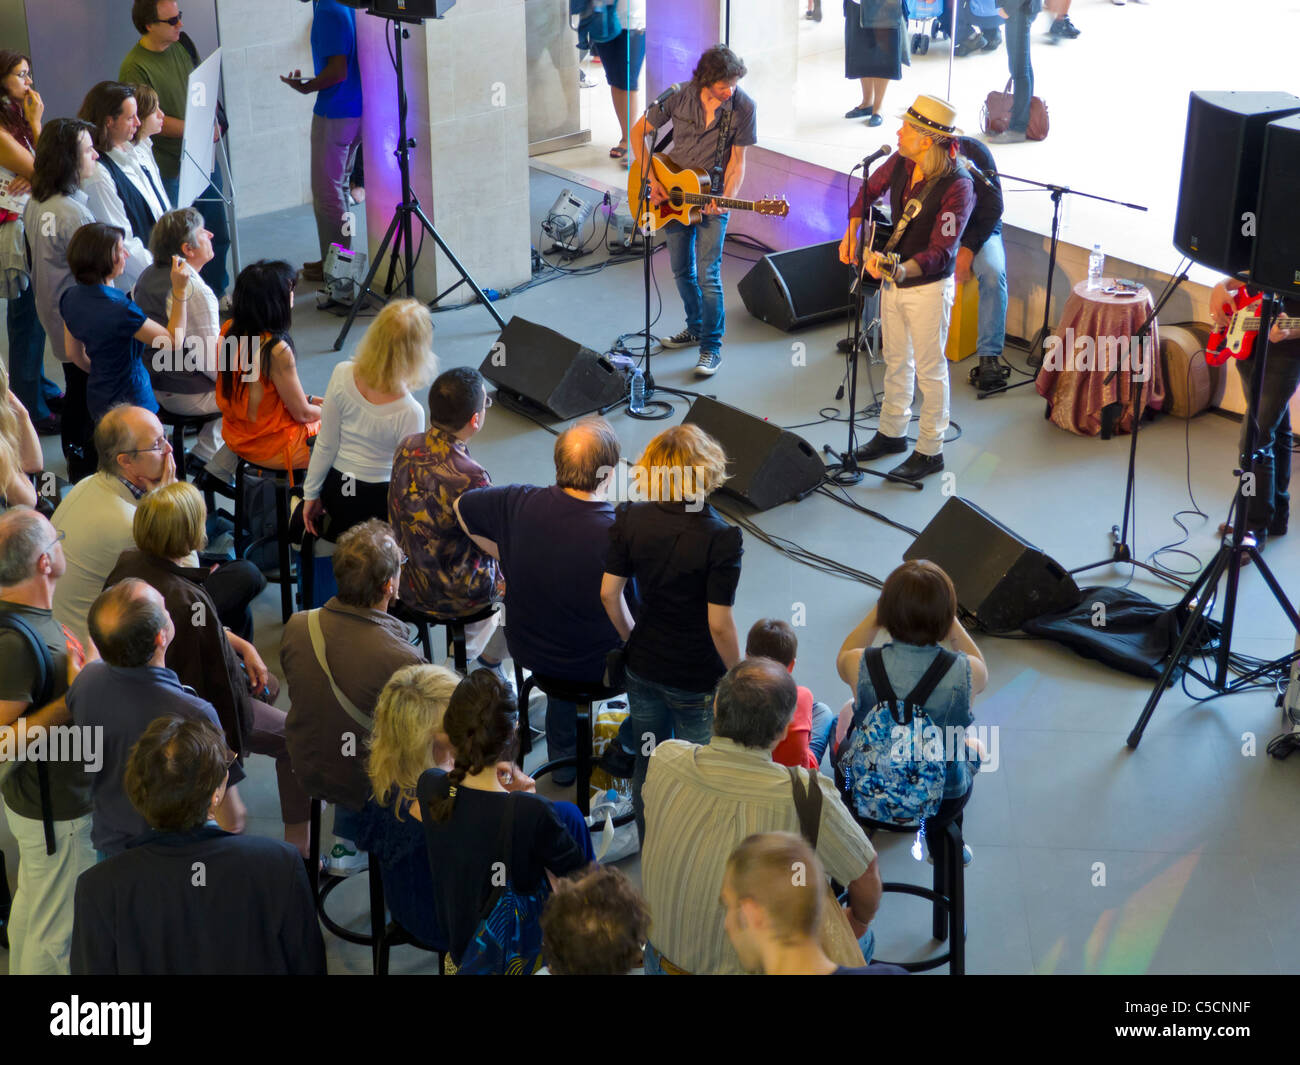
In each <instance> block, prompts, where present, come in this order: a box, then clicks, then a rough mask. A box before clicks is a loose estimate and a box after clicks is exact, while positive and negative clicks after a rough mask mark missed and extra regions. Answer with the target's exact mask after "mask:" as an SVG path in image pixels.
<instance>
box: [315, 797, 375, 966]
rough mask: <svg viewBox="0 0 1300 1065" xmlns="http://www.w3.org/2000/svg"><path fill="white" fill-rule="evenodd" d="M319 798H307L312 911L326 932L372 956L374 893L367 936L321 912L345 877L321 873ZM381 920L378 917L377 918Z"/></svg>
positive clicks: (371, 860) (346, 878) (371, 861)
mask: <svg viewBox="0 0 1300 1065" xmlns="http://www.w3.org/2000/svg"><path fill="white" fill-rule="evenodd" d="M321 806H322V803H321V800H320V799H315V798H314V799H312V801H311V827H310V830H309V834H308V856H307V879H308V881H310V883H311V897H312V898H313V899H314V900H315V901H316V914H317V916H319V917H320V923H321V924H323V925H324V926H325V928H326V930H327V931H330V932H332V933H333V934H334V935H336V936H338V937H339V939H342V940H346V941H347V942H348V943H356V944H357V945H358V946H362V947H370V948H371V953H372V955H374V954H375V952H376V949H377V948H376V944H375V936H374V930H375V927H376V926H375V923H374V912H375V910H374V896H373V894H372V896H371V903H370V914H371V924H370V931H371V934H370V935H366V934H365V933H364V932H353V931H352V930H351V929H349V928H344V927H343V926H342V925H340V924H339V923H338V922H337V921H335V920H334V919H333V918H332V917H330V915H329V914H328V913H326V912H325V902H326V900H327V899H328V898H329V896H330V892H331V891H333V890H334V889H335V888H336V887H338V886H339V885H340V884H342V883H343V882H344V881H345V880H348V879H349V877H346V876H332V875H331V874H329V873H325V874H323V875H322V873H321V868H320V822H321ZM370 863H371V865H374V864H375V859H374V858H373V857H371V859H370ZM373 884H374V881H373V880H372V881H371V890H372V892H373ZM379 905H380V912H381V914H382V911H383V892H382V888H381V889H380V903H379ZM381 919H382V917H381Z"/></svg>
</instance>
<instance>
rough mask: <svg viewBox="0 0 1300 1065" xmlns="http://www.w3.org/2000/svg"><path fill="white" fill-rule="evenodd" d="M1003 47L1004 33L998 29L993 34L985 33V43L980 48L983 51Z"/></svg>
mask: <svg viewBox="0 0 1300 1065" xmlns="http://www.w3.org/2000/svg"><path fill="white" fill-rule="evenodd" d="M1001 47H1002V34H1001V32H1000V31H998V30H994V31H993V36H991V37H990V36H989V35H988V34H987V33H986V34H984V45H983V47H982V48H980V51H981V52H996V51H997V50H998V49H999V48H1001Z"/></svg>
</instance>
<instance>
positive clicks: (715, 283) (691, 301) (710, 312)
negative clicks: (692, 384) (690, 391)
mask: <svg viewBox="0 0 1300 1065" xmlns="http://www.w3.org/2000/svg"><path fill="white" fill-rule="evenodd" d="M664 233H665V235H666V236H667V239H668V258H669V261H670V262H671V263H672V268H673V279H674V280H675V281H676V282H677V291H678V292H679V293H680V294H681V297H682V305H683V306H684V307H685V309H686V328H688V329H689V330H690V331H691V332H692V333H694V334H695V335H696V336H697V337H699V338H700V350H701V351H721V350H722V334H723V333H725V332H726V329H727V312H726V308H725V307H724V306H723V301H722V242H723V240H724V239H726V236H727V216H726V215H725V214H706V215H705V216H704V217H703V218H701V219H700V221H698V222H696V223H695V224H694V225H691V226H684V225H682V224H681V223H680V222H669V223H668V224H667V225H666V226H664Z"/></svg>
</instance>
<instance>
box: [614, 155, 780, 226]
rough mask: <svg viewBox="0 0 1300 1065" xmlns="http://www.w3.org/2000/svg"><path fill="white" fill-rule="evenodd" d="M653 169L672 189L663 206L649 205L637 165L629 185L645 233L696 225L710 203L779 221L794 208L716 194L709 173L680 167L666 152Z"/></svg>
mask: <svg viewBox="0 0 1300 1065" xmlns="http://www.w3.org/2000/svg"><path fill="white" fill-rule="evenodd" d="M650 168H651V170H652V171H653V173H654V176H655V177H656V178H657V179H658V181H659V183H660V184H661V185H662V186H663V187H664V188H665V189H667V190H668V199H667V200H665V201H664V202H663V203H661V204H659V205H658V206H655V205H654V204H651V203H647V202H645V200H644V197H643V196H642V191H641V183H642V182H641V179H642V175H641V172H640V169H639V168H638V167H637V166H636V165H635V164H633V166H632V170H631V171H630V172H629V175H628V183H627V202H628V204H629V206H636V207H637V208H638V209H639V210H640V212H641V231H642V232H643V233H657V232H658V231H659V230H660V229H662V228H663V227H664V226H666V225H667V224H668V223H669V222H680V223H681V224H682V225H684V226H689V225H694V224H695V223H696V222H698V221H699V220H700V219H701V218H702V217H703V215H704V212H703V207H704V206H705V204H710V203H716V204H717V205H718V206H719V207H723V208H726V209H727V210H730V211H757V212H758V213H759V214H766V215H775V216H776V217H778V218H784V217H786V215H788V214H789V213H790V205H789V203H787V202H786V200H785V198H784V197H781V198H775V197H773V198H771V199H766V200H733V199H731V198H730V197H729V196H718V195H715V194H714V193H713V192H711V191H710V190H711V189H712V187H713V181H712V179H710V177H709V175H708V173H707V172H705V171H703V170H700V169H698V168H697V167H691V166H678V165H677V164H676V163H674V162H673V161H672V159H671V158H670V157H669V156H667V155H664V154H663V153H662V152H656V153H655V154H654V155H653V156H652V157H651V159H650ZM647 177H648V175H647Z"/></svg>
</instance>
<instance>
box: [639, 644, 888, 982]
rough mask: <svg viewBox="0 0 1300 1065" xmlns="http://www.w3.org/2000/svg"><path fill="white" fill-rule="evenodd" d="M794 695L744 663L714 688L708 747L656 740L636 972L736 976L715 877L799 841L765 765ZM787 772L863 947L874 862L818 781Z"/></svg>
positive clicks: (648, 787) (875, 877) (772, 770)
mask: <svg viewBox="0 0 1300 1065" xmlns="http://www.w3.org/2000/svg"><path fill="white" fill-rule="evenodd" d="M796 695H797V690H796V687H795V683H794V680H793V679H792V678H791V677H790V674H789V672H787V671H786V670H785V669H784V668H782V666H781V665H780V664H779V663H776V662H773V661H772V660H771V659H768V658H747V659H745V660H744V661H742V662H740V663H739V664H738V665H736V666H734V667H733V668H732V669H731V670H730V671H729V672H728V673H727V675H726V676H725V677H723V679H722V680H721V681H720V682H719V684H718V690H717V695H716V697H715V700H714V708H713V741H712V743H710V744H709V745H708V746H706V747H702V746H699V745H697V744H693V743H687V742H685V741H683V740H666V741H664V742H663V743H661V744H659V746H658V747H656V748H655V751H654V754H653V755H651V757H650V765H649V768H648V770H647V772H646V782H645V791H644V795H645V818H646V840H645V848H644V853H643V855H642V860H641V876H642V883H643V884H644V887H645V896H646V901H647V902H649V904H650V912H651V914H652V915H653V922H654V923H653V926H652V928H651V931H650V943H649V944H647V947H646V972H647V973H654V972H670V973H676V972H688V973H699V974H705V973H723V974H739V973H743V972H744V969H743V967H742V966H741V964H740V959H739V958H738V957H737V956H736V951H735V948H734V947H732V945H731V943H730V942H729V940H728V939H727V931H726V926H725V920H726V910H725V908H724V907H723V905H722V902H721V901H720V896H721V892H722V880H723V874H724V872H725V870H726V864H727V856H728V855H729V854H730V853H731V852H732V851H733V850H735V848H736V847H737V846H738V845H739V844H740V843H741V842H742V841H743V840H744V839H745V838H746V837H748V836H750V835H753V834H754V833H756V832H796V833H797V832H798V831H799V814H798V811H797V810H796V808H795V803H794V792H793V789H792V787H791V780H790V772H791V771H790V770H788V769H786V767H784V766H780V765H777V764H775V763H774V762H773V761H772V750H773V748H774V747H775V746H776V745H777V743H779V742H780V740H781V737H782V736H784V735H785V730H786V726H787V725H789V723H790V718H791V716H792V715H793V714H794V708H795V700H796ZM794 772H797V773H800V774H801V775H802V779H803V781H804V784H805V787H808V788H811V787H813V786H820V788H821V790H822V793H823V796H824V798H823V802H822V808H821V824H820V830H819V832H818V836H817V844H816V849H817V856H818V857H819V858H820V859H821V861H822V864H823V865H824V866H825V867H826V871H827V873H828V874H829V875H830V876H832V877H833V878H834V879H836V880H838V881H839V882H840V883H841V884H848V885H849V904H848V906H847V908H846V909H847V911H848V917H849V922H850V924H852V926H853V931H854V933H855V934H856V935H858V936H864V935H865V934H866V932H867V926H868V925H869V924H870V922H871V919H872V917H873V916H874V915H875V912H876V907H877V906H878V905H879V903H880V892H881V885H880V872H879V869H878V868H877V865H876V852H875V850H874V849H873V848H872V846H871V843H870V841H869V840H868V839H867V837H866V835H865V833H863V831H862V829H861V828H859V827H858V825H857V823H856V822H854V820H853V818H852V817H850V816H849V812H848V810H847V809H845V807H844V804H843V803H841V802H840V801H839V798H838V796H837V795H836V793H835V788H834V785H833V784H832V783H831V782H830V781H829V780H826V779H824V778H820V777H818V776H817V774H816V773H815V772H812V771H809V770H806V769H801V770H794ZM814 778H816V779H815V781H814ZM867 960H868V961H869V960H870V959H869V958H868V959H867Z"/></svg>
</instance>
